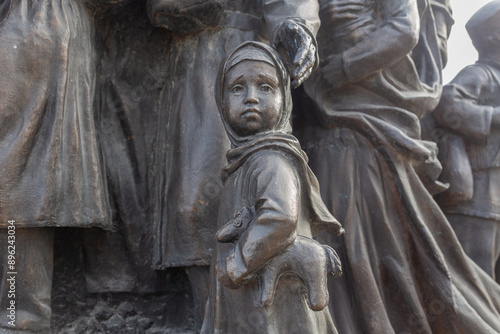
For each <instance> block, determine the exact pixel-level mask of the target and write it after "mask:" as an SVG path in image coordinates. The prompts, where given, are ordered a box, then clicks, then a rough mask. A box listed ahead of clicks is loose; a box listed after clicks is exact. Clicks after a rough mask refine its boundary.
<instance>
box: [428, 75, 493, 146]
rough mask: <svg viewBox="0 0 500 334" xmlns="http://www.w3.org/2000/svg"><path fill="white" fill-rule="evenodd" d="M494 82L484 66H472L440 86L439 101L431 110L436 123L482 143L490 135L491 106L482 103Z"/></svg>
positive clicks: (467, 138)
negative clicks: (440, 94) (441, 88)
mask: <svg viewBox="0 0 500 334" xmlns="http://www.w3.org/2000/svg"><path fill="white" fill-rule="evenodd" d="M492 85H494V82H493V81H492V80H491V78H489V75H488V73H487V71H486V70H485V69H483V68H482V67H480V66H477V65H473V66H469V67H466V68H464V69H463V70H462V71H461V72H460V73H458V75H457V76H456V77H455V79H453V81H452V82H451V83H449V84H448V85H446V86H445V87H444V88H443V94H442V96H441V101H440V103H439V106H438V107H437V108H436V110H435V111H434V112H433V113H432V115H433V117H434V119H435V120H436V122H437V123H438V124H439V125H441V126H443V127H445V128H446V129H449V130H452V131H456V132H458V133H459V134H460V135H461V136H464V137H466V140H469V141H475V142H484V141H485V140H486V138H487V137H488V135H489V134H490V130H491V125H492V121H493V112H494V108H493V106H488V105H484V104H481V101H480V98H481V97H482V96H484V95H485V94H490V90H491V87H492Z"/></svg>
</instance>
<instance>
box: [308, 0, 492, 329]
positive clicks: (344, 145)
mask: <svg viewBox="0 0 500 334" xmlns="http://www.w3.org/2000/svg"><path fill="white" fill-rule="evenodd" d="M324 2H326V1H324ZM364 6H365V7H364V10H363V11H361V13H358V14H359V15H358V16H356V18H355V19H352V20H351V21H349V20H347V21H344V22H331V21H329V20H328V18H326V19H325V20H324V21H322V27H321V29H320V32H319V33H318V45H319V52H320V56H322V58H324V59H326V57H328V56H330V55H332V54H337V55H340V56H341V57H342V63H343V70H344V73H345V75H346V78H347V79H346V81H347V82H346V83H345V84H343V85H340V87H333V86H332V85H331V84H329V83H328V81H327V80H326V77H325V76H326V75H328V73H327V72H326V71H325V68H324V67H323V66H320V70H319V71H318V72H316V73H317V74H316V75H315V76H314V77H312V78H311V79H310V80H309V81H308V82H306V83H305V91H306V93H307V94H308V96H309V97H310V98H311V99H312V101H313V105H312V106H313V108H310V109H309V110H307V109H306V110H304V111H306V112H309V113H315V115H316V117H315V118H311V119H310V122H309V123H308V124H307V125H306V126H305V128H304V129H303V131H302V132H301V133H300V136H299V138H300V139H301V142H302V144H303V145H304V147H305V148H304V149H305V151H306V152H307V154H308V155H309V157H310V166H311V168H312V169H313V171H314V172H315V174H316V175H317V177H318V180H319V182H320V185H321V193H322V196H323V199H324V200H325V203H326V204H327V206H328V207H329V209H330V210H332V212H333V214H334V215H335V216H336V217H337V218H338V219H339V220H340V221H342V222H343V225H344V228H345V230H346V233H345V235H344V237H342V238H332V237H329V236H323V240H325V241H326V242H327V243H328V244H330V245H331V246H333V247H334V248H336V249H340V250H341V253H342V254H341V259H342V262H343V265H344V268H345V275H344V276H343V278H341V279H339V280H334V281H332V282H331V284H330V295H331V296H334V297H333V298H331V299H330V306H331V311H332V315H333V317H334V321H335V323H336V326H337V328H338V330H339V332H341V333H374V334H375V333H376V334H378V333H498V332H499V331H500V322H499V321H498V320H499V319H500V313H499V310H500V288H499V286H498V285H497V284H496V283H495V282H494V281H493V280H492V279H491V278H489V277H487V275H486V274H485V273H484V272H483V271H482V270H480V269H479V268H478V267H477V266H476V265H475V264H474V263H473V262H472V261H471V260H470V259H469V258H468V257H467V256H466V255H465V253H464V251H463V249H462V248H461V246H460V244H459V242H458V240H457V238H456V236H455V234H454V232H453V230H452V228H451V226H450V225H449V223H448V221H447V220H446V218H445V216H444V214H443V213H442V211H441V210H440V208H439V207H438V205H437V204H436V203H435V201H434V200H433V198H432V196H431V194H430V193H429V189H433V188H435V187H438V188H439V186H440V185H439V184H436V183H435V182H434V180H435V178H436V177H437V175H438V174H439V171H440V166H439V163H438V162H437V160H436V147H435V144H433V143H430V142H425V141H422V140H421V139H420V127H419V118H420V117H422V116H423V115H425V114H426V113H428V112H430V111H431V110H433V109H434V108H435V106H436V104H437V103H438V100H439V96H440V92H441V78H440V67H441V66H440V58H439V49H438V43H437V41H436V33H435V27H434V24H433V16H432V12H431V10H430V5H429V3H428V2H427V1H425V0H422V1H418V2H417V1H415V0H398V1H377V0H375V1H365V2H364ZM325 17H326V15H325Z"/></svg>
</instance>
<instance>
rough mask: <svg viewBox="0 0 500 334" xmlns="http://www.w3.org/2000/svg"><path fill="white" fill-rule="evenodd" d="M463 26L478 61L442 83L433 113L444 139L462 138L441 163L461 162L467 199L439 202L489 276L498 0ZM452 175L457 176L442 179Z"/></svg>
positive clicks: (497, 175) (497, 161)
mask: <svg viewBox="0 0 500 334" xmlns="http://www.w3.org/2000/svg"><path fill="white" fill-rule="evenodd" d="M466 28H467V31H468V33H469V35H470V37H471V39H472V41H473V44H474V46H475V48H476V49H477V51H478V53H479V60H478V61H477V62H476V63H475V64H473V65H470V66H467V67H466V68H464V69H463V70H462V71H461V72H460V73H459V74H458V75H457V76H456V77H455V79H453V81H452V82H450V83H449V84H448V85H446V86H445V87H444V90H443V95H442V98H441V102H440V104H439V106H438V108H437V109H436V111H434V113H433V116H434V118H435V119H436V121H437V123H438V124H439V125H440V126H442V127H443V128H444V129H446V130H447V132H448V133H449V134H450V135H449V136H448V138H445V139H444V140H447V139H451V137H450V136H455V135H458V136H459V137H460V140H462V141H463V142H462V143H460V142H459V143H458V144H459V145H461V147H463V149H462V151H463V153H462V155H461V156H460V157H461V158H460V159H458V160H455V161H446V162H445V163H443V165H444V166H446V167H448V168H450V169H455V170H456V171H459V170H461V169H459V168H458V167H459V166H457V165H463V164H466V167H467V168H468V169H469V172H468V173H467V175H469V178H471V180H470V181H471V183H472V184H469V187H470V191H469V192H468V193H469V196H468V198H462V199H461V200H454V201H452V198H448V200H447V201H444V200H443V201H441V202H439V203H440V204H441V206H442V209H443V211H444V212H445V213H446V216H447V218H448V220H449V221H450V223H451V225H452V226H453V228H454V229H455V232H456V234H457V237H458V239H459V240H460V242H461V244H462V246H463V248H464V250H465V252H466V253H467V254H468V255H469V256H470V257H471V258H472V259H473V260H474V261H475V262H476V263H477V264H478V265H479V266H480V267H481V268H483V269H484V270H485V271H486V272H487V273H488V274H489V275H491V276H492V277H493V278H495V277H496V274H495V268H496V267H498V266H499V265H498V261H499V259H500V149H499V148H500V1H498V0H497V1H492V2H490V3H488V4H487V5H485V6H484V7H482V8H481V9H479V11H477V12H476V13H475V14H474V15H473V16H472V18H471V19H470V20H469V22H468V23H467V25H466ZM443 144H445V143H443ZM464 144H465V145H464ZM450 149H451V148H450ZM458 156H459V155H457V157H458ZM446 172H448V171H446ZM457 180H462V179H461V178H458V177H451V178H450V179H449V180H448V181H449V182H450V183H453V182H457ZM464 183H465V182H464ZM448 197H450V196H448ZM496 279H497V281H498V280H499V277H496Z"/></svg>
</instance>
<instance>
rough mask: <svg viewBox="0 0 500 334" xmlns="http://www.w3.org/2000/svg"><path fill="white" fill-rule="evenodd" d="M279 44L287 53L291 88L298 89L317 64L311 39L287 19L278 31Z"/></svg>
mask: <svg viewBox="0 0 500 334" xmlns="http://www.w3.org/2000/svg"><path fill="white" fill-rule="evenodd" d="M277 37H278V40H279V43H277V44H280V43H281V45H282V46H283V47H284V49H285V50H286V53H287V58H288V61H287V63H288V66H289V70H290V76H291V77H292V83H291V85H292V88H297V87H299V86H300V85H301V84H302V83H303V82H304V81H305V80H306V79H307V78H308V77H309V76H310V75H311V73H312V72H313V70H314V67H315V65H316V62H317V56H316V45H315V40H314V39H313V37H312V36H311V35H310V34H309V33H308V32H307V31H306V29H304V28H303V27H302V26H300V25H299V24H298V23H296V22H295V21H293V20H292V19H287V20H285V22H283V24H282V25H281V27H280V28H279V30H278V34H277Z"/></svg>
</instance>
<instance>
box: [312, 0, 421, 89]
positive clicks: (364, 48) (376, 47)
mask: <svg viewBox="0 0 500 334" xmlns="http://www.w3.org/2000/svg"><path fill="white" fill-rule="evenodd" d="M378 5H379V6H382V8H380V13H382V15H381V16H382V17H383V19H382V20H380V19H377V18H375V17H367V18H366V19H367V20H371V23H369V24H367V26H369V25H370V24H372V25H373V26H372V27H371V29H364V30H363V33H364V35H362V36H359V41H357V42H356V43H353V44H352V45H351V46H350V47H349V48H348V49H346V50H343V52H342V53H341V54H335V53H334V54H331V55H330V56H329V57H327V58H326V59H324V63H325V65H324V66H323V69H322V70H323V72H324V73H325V78H327V80H329V82H330V81H331V82H330V83H332V84H334V85H335V86H339V85H341V84H342V82H341V79H342V77H343V78H344V80H346V81H348V82H357V81H360V80H362V79H364V78H366V77H367V76H369V75H371V74H373V73H375V72H377V71H379V70H381V69H383V68H386V67H388V66H390V65H391V64H393V63H395V62H396V61H398V60H399V59H401V58H402V57H407V56H408V54H409V53H410V51H411V50H412V49H413V48H414V47H415V45H416V44H417V42H418V35H419V29H420V26H419V13H418V8H417V3H416V1H415V0H397V1H379V2H378ZM365 7H366V6H365ZM359 10H360V8H358V7H357V6H356V2H355V1H354V4H353V1H352V0H340V1H335V2H329V4H328V5H327V6H324V7H322V13H321V16H322V17H329V18H330V19H331V20H335V19H339V18H340V19H345V18H349V17H351V16H352V17H357V16H358V15H360V13H359ZM349 14H352V15H349ZM370 14H371V13H370V12H369V11H367V12H366V13H363V14H362V15H366V16H369V15H370ZM333 23H334V22H333Z"/></svg>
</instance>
